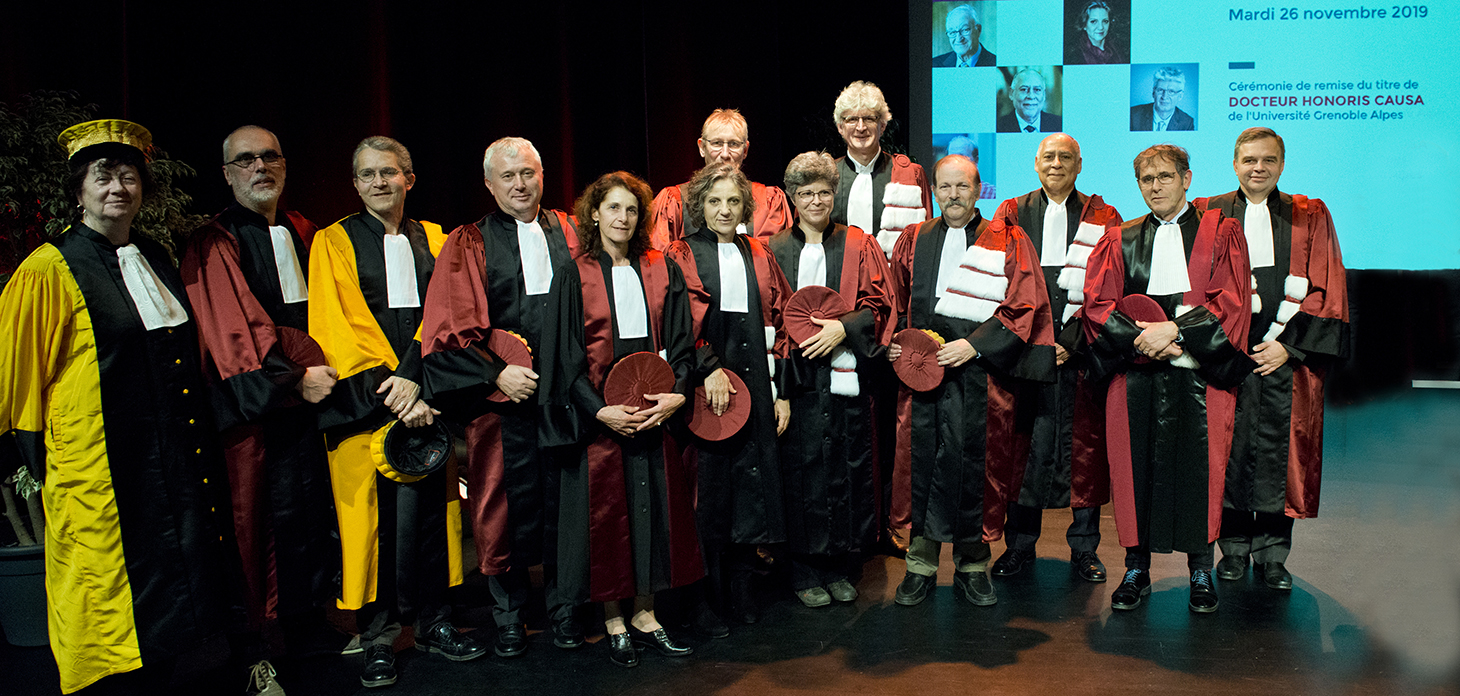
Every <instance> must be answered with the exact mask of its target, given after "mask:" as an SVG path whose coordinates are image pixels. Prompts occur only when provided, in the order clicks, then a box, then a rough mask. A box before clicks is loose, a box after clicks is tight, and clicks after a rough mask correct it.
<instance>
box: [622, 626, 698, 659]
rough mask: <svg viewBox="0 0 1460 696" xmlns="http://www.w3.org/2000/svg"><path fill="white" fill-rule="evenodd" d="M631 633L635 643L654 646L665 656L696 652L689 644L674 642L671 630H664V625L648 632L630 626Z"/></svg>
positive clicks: (683, 655) (685, 654) (681, 655)
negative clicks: (670, 635) (670, 634)
mask: <svg viewBox="0 0 1460 696" xmlns="http://www.w3.org/2000/svg"><path fill="white" fill-rule="evenodd" d="M629 635H630V636H633V639H634V644H635V645H642V646H644V647H646V648H653V649H655V650H658V651H659V654H660V655H663V656H665V657H685V656H687V655H693V654H694V652H695V649H694V648H692V647H690V646H688V645H685V644H683V643H676V642H674V639H673V638H670V637H669V631H666V630H664V629H663V628H662V627H661V628H656V629H654V630H653V631H650V632H648V633H645V632H643V631H640V630H638V629H635V628H630V629H629Z"/></svg>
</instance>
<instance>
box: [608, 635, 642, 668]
mask: <svg viewBox="0 0 1460 696" xmlns="http://www.w3.org/2000/svg"><path fill="white" fill-rule="evenodd" d="M608 659H610V660H613V663H614V664H616V665H618V666H620V667H638V666H639V651H638V650H635V649H634V639H632V638H630V637H629V634H628V633H610V634H608Z"/></svg>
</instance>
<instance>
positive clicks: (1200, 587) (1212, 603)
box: [1186, 570, 1218, 614]
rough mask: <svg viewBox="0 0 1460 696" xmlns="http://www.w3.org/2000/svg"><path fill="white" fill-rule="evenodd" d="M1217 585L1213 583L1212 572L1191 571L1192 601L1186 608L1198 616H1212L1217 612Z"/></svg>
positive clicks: (1187, 603) (1189, 601)
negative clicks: (1211, 614)
mask: <svg viewBox="0 0 1460 696" xmlns="http://www.w3.org/2000/svg"><path fill="white" fill-rule="evenodd" d="M1217 604H1218V602H1217V585H1216V583H1215V582H1212V571H1210V570H1193V571H1191V599H1190V600H1188V601H1187V602H1186V608H1187V609H1190V610H1192V611H1194V612H1196V613H1198V614H1210V613H1212V612H1214V611H1216V610H1217Z"/></svg>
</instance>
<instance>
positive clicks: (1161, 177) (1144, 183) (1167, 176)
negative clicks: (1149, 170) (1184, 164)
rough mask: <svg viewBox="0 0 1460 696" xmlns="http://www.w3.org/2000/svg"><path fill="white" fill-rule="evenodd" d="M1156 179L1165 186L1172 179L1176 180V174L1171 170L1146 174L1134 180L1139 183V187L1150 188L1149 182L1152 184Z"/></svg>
mask: <svg viewBox="0 0 1460 696" xmlns="http://www.w3.org/2000/svg"><path fill="white" fill-rule="evenodd" d="M1157 181H1159V182H1161V185H1162V186H1165V185H1167V184H1170V183H1171V182H1173V181H1176V174H1175V173H1173V172H1161V173H1160V174H1157V175H1155V176H1151V175H1150V174H1147V175H1145V176H1143V177H1140V178H1139V179H1136V182H1137V183H1139V184H1140V185H1141V188H1150V187H1151V184H1154V183H1156V182H1157Z"/></svg>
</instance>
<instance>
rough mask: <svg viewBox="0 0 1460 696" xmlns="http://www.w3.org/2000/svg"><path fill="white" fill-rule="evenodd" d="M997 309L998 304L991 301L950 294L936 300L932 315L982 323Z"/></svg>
mask: <svg viewBox="0 0 1460 696" xmlns="http://www.w3.org/2000/svg"><path fill="white" fill-rule="evenodd" d="M998 308H999V303H998V302H994V301H992V300H985V299H983V298H980V297H969V296H967V295H959V294H957V293H950V294H949V295H947V296H946V297H943V298H942V299H940V300H938V306H937V307H936V308H934V309H933V313H934V314H941V315H943V316H945V317H953V318H955V319H967V320H969V321H972V322H984V321H987V320H988V318H989V317H992V316H993V315H994V310H996V309H998Z"/></svg>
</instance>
